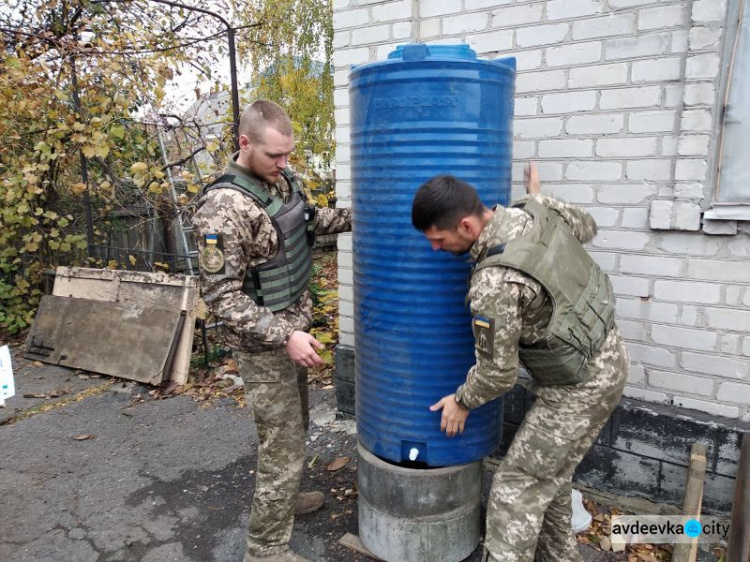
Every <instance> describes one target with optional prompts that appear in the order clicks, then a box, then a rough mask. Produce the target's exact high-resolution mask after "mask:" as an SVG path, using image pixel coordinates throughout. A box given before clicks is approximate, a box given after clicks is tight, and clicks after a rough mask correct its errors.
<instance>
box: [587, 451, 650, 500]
mask: <svg viewBox="0 0 750 562" xmlns="http://www.w3.org/2000/svg"><path fill="white" fill-rule="evenodd" d="M659 474H660V462H659V461H657V460H654V459H647V458H643V457H639V456H637V455H633V454H630V453H626V452H623V451H616V450H614V449H610V448H608V447H604V446H601V445H594V446H593V447H591V450H590V451H589V453H588V455H586V457H584V459H583V461H582V462H581V464H580V465H578V469H577V470H576V472H575V476H574V480H575V481H576V482H580V483H581V484H585V485H586V486H591V487H592V488H596V489H598V490H607V491H608V492H610V493H613V494H622V495H626V496H637V497H642V498H646V499H650V500H654V499H656V498H657V497H658V496H659Z"/></svg>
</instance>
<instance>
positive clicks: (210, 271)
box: [193, 100, 351, 562]
mask: <svg viewBox="0 0 750 562" xmlns="http://www.w3.org/2000/svg"><path fill="white" fill-rule="evenodd" d="M239 146H240V149H239V151H238V152H237V153H235V154H234V155H232V157H231V160H230V162H229V164H228V165H227V167H226V169H225V171H224V175H223V176H222V177H220V178H219V179H218V180H216V181H215V182H214V183H212V184H211V185H209V186H207V187H206V188H204V190H203V192H202V193H201V195H200V197H199V200H198V207H197V211H196V213H195V216H194V218H193V225H194V227H195V233H196V243H197V245H198V252H199V267H200V276H201V282H202V294H203V299H204V300H205V301H206V303H207V304H208V306H209V307H210V308H211V310H212V311H213V313H214V314H215V315H216V316H217V318H218V319H219V320H221V321H222V322H223V324H224V328H225V333H226V338H227V343H228V344H229V345H230V347H231V348H232V349H233V351H234V356H235V357H236V358H237V362H238V364H239V368H240V375H241V376H242V379H243V381H244V382H245V389H246V392H247V397H248V403H249V404H250V405H251V409H252V414H253V417H254V419H255V425H256V428H257V433H258V470H257V472H256V480H255V495H254V497H253V504H252V508H251V512H250V529H249V531H248V535H247V550H246V553H245V558H244V562H256V561H264V562H304V561H305V560H306V559H305V558H302V557H301V556H298V555H296V554H294V553H292V552H291V551H290V550H289V540H290V537H291V534H292V526H293V523H294V515H295V514H296V515H300V514H303V513H310V512H312V511H315V510H316V509H319V508H320V507H322V506H323V494H322V493H321V492H310V493H302V494H300V493H298V491H299V483H300V477H301V475H302V467H303V464H304V459H305V432H306V430H307V426H308V422H309V410H308V399H307V398H308V395H307V367H315V366H318V365H321V364H322V360H321V359H320V357H319V356H318V354H317V353H316V348H322V347H323V345H322V344H321V343H320V342H319V341H317V340H316V339H315V338H314V337H313V336H311V335H310V334H309V333H307V331H308V330H309V329H310V327H311V326H312V314H313V303H312V299H311V297H310V292H309V291H308V282H309V280H310V275H311V272H312V265H313V261H312V248H311V246H312V243H313V240H314V235H315V233H319V234H334V233H338V232H344V231H348V230H351V214H350V211H349V209H327V208H325V209H318V210H317V216H316V213H315V208H314V207H308V206H307V205H306V204H305V196H304V193H303V191H302V189H301V187H300V184H299V182H298V181H297V179H296V178H295V177H294V176H293V175H292V174H291V173H290V172H289V170H288V169H287V162H288V158H289V154H290V153H291V152H292V150H293V149H294V135H293V132H292V124H291V121H290V120H289V116H288V115H287V114H286V112H285V111H284V110H283V109H282V108H281V107H280V106H279V105H277V104H275V103H273V102H271V101H266V100H259V101H256V102H255V103H253V104H252V105H250V106H248V107H247V109H245V111H244V112H243V113H242V117H241V118H240V125H239Z"/></svg>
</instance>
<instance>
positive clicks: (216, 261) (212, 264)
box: [198, 233, 224, 273]
mask: <svg viewBox="0 0 750 562" xmlns="http://www.w3.org/2000/svg"><path fill="white" fill-rule="evenodd" d="M204 241H205V244H206V245H205V247H204V248H203V250H201V253H200V255H199V256H198V264H199V265H200V267H201V269H203V271H205V272H206V273H222V272H223V271H224V251H223V250H224V247H223V244H222V241H221V234H217V233H210V234H206V235H205V238H204Z"/></svg>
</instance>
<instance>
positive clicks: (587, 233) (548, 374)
mask: <svg viewBox="0 0 750 562" xmlns="http://www.w3.org/2000/svg"><path fill="white" fill-rule="evenodd" d="M527 192H528V193H529V195H528V196H526V197H524V198H522V199H520V200H519V201H518V202H516V203H515V204H514V205H513V206H511V207H509V208H504V207H502V206H500V205H497V206H495V207H493V208H492V209H488V208H487V207H485V206H484V205H483V204H482V202H481V200H480V199H479V197H478V196H477V193H476V191H475V190H474V188H473V187H471V186H470V185H469V184H467V183H465V182H463V181H461V180H459V179H457V178H454V177H452V176H438V177H435V178H433V179H431V180H430V181H428V182H427V183H425V184H424V185H422V186H421V187H420V188H419V190H418V191H417V193H416V195H415V197H414V202H413V206H412V223H413V225H414V227H415V228H416V229H417V230H419V231H421V232H423V233H424V234H425V236H426V237H427V239H428V240H429V241H430V243H431V244H432V248H433V250H444V251H448V252H451V253H453V254H456V255H461V254H464V253H466V252H470V255H471V258H472V259H473V260H474V261H475V262H476V266H475V267H474V271H473V273H472V276H471V283H470V287H469V294H468V297H467V300H468V301H469V302H470V305H471V313H472V316H473V319H472V329H473V331H474V335H475V356H476V363H475V365H474V366H473V367H472V368H471V369H470V370H469V372H468V374H467V376H466V382H464V384H462V385H461V386H459V387H458V389H457V390H456V393H455V394H451V395H449V396H445V397H443V398H442V399H441V400H440V401H439V402H437V403H436V404H434V405H433V406H431V408H430V409H431V410H433V411H438V410H442V416H441V421H440V427H441V430H443V431H445V432H446V435H447V436H448V437H452V436H454V435H456V434H458V433H462V432H463V430H464V424H465V423H466V419H467V418H468V416H469V413H470V412H471V410H472V409H473V408H476V407H478V406H481V405H482V404H484V403H485V402H488V401H490V400H492V399H494V398H497V397H499V396H502V395H503V394H505V393H506V392H508V391H509V390H510V389H511V388H513V386H514V384H515V382H516V376H517V371H518V366H519V360H520V362H521V363H523V365H524V367H525V368H526V370H527V371H528V372H529V374H530V375H531V384H530V389H531V390H532V391H533V392H534V393H535V394H536V396H537V400H536V401H535V402H534V405H533V407H532V408H531V410H530V411H529V412H528V414H527V415H526V419H525V420H524V422H523V424H522V425H521V427H520V428H519V430H518V432H517V433H516V435H515V437H514V438H513V442H512V443H511V445H510V447H509V449H508V452H507V453H506V455H505V457H504V458H503V459H502V461H501V463H500V466H499V468H498V469H497V471H496V472H495V476H494V478H493V481H492V489H491V490H490V495H489V498H488V501H487V536H486V539H485V546H486V548H487V550H488V551H489V554H490V559H491V560H494V561H496V562H532V561H533V560H537V561H541V562H577V561H579V560H580V559H581V558H580V555H579V553H578V549H577V545H576V540H575V535H574V534H573V530H572V526H571V480H572V477H573V472H574V471H575V468H576V466H578V464H579V463H580V462H581V460H582V459H583V457H584V456H585V454H586V452H587V451H588V450H589V448H590V447H591V445H592V443H593V442H594V440H595V439H596V437H597V435H598V434H599V432H600V431H601V429H602V427H603V426H604V424H605V423H606V421H607V419H609V417H610V415H611V414H612V411H613V410H614V409H615V407H616V406H617V404H618V402H619V400H620V396H621V395H622V389H623V386H624V385H625V381H626V378H627V371H628V354H627V351H626V349H625V345H624V343H623V340H622V337H621V335H620V332H619V330H618V329H617V326H616V325H615V323H614V313H615V302H614V295H613V292H612V285H611V283H610V280H609V278H608V277H607V275H606V274H605V273H604V272H602V270H601V269H600V268H599V266H598V265H597V264H596V263H595V262H594V261H593V260H592V259H591V257H590V256H589V255H588V253H587V252H586V250H585V249H584V248H583V246H582V244H583V243H585V242H588V241H589V240H591V239H592V238H593V237H594V235H595V234H596V223H595V222H594V219H593V218H592V217H591V216H590V215H589V214H588V213H586V212H585V211H583V210H581V209H579V208H576V207H574V206H572V205H569V204H567V203H564V202H562V201H558V200H556V199H553V198H552V197H548V196H543V195H539V180H538V178H537V175H536V169H535V168H534V167H533V165H532V166H530V167H529V170H528V172H527ZM535 556H536V558H535Z"/></svg>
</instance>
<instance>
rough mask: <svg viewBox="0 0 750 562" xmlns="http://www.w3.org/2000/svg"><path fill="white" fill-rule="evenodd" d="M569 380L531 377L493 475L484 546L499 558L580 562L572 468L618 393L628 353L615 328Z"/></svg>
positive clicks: (525, 561)
mask: <svg viewBox="0 0 750 562" xmlns="http://www.w3.org/2000/svg"><path fill="white" fill-rule="evenodd" d="M589 369H590V372H591V376H590V377H589V379H588V380H587V381H586V382H584V383H580V384H576V385H570V386H554V387H553V386H547V387H542V386H539V385H534V384H533V382H532V387H531V390H532V391H533V392H534V393H535V394H536V396H537V399H536V401H535V402H534V405H533V406H532V408H531V410H530V411H529V412H528V413H527V414H526V418H525V419H524V421H523V424H522V425H521V427H520V428H519V429H518V432H517V433H516V435H515V437H514V438H513V442H512V443H511V445H510V448H509V449H508V452H507V453H506V455H505V457H504V458H503V460H502V461H501V462H500V466H499V468H498V469H497V471H496V472H495V475H494V477H493V480H492V488H491V490H490V495H489V498H488V500H487V535H486V539H485V546H486V548H487V550H488V551H489V554H490V560H494V561H496V562H532V561H534V560H536V561H537V562H579V561H580V560H581V557H580V554H579V553H578V547H577V544H576V539H575V535H574V534H573V530H572V527H571V515H572V514H571V511H572V509H571V498H570V494H571V480H572V478H573V473H574V471H575V469H576V467H577V466H578V464H579V463H580V462H581V460H582V459H583V457H584V456H585V455H586V453H587V452H588V450H589V449H590V448H591V445H592V444H593V442H594V441H595V440H596V438H597V436H598V435H599V432H600V431H601V429H602V427H604V424H605V423H606V422H607V420H608V419H609V417H610V415H611V414H612V412H613V411H614V409H615V407H616V406H617V404H618V403H619V401H620V397H621V395H622V389H623V387H624V385H625V381H626V379H627V374H628V353H627V350H626V349H625V345H624V343H623V341H622V337H621V336H620V333H619V331H618V330H617V328H616V327H615V328H613V329H612V330H611V332H610V334H609V335H608V336H607V339H606V341H605V342H604V345H603V346H602V348H601V350H600V351H599V353H598V354H597V355H596V356H595V357H592V358H591V359H590V360H589Z"/></svg>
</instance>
